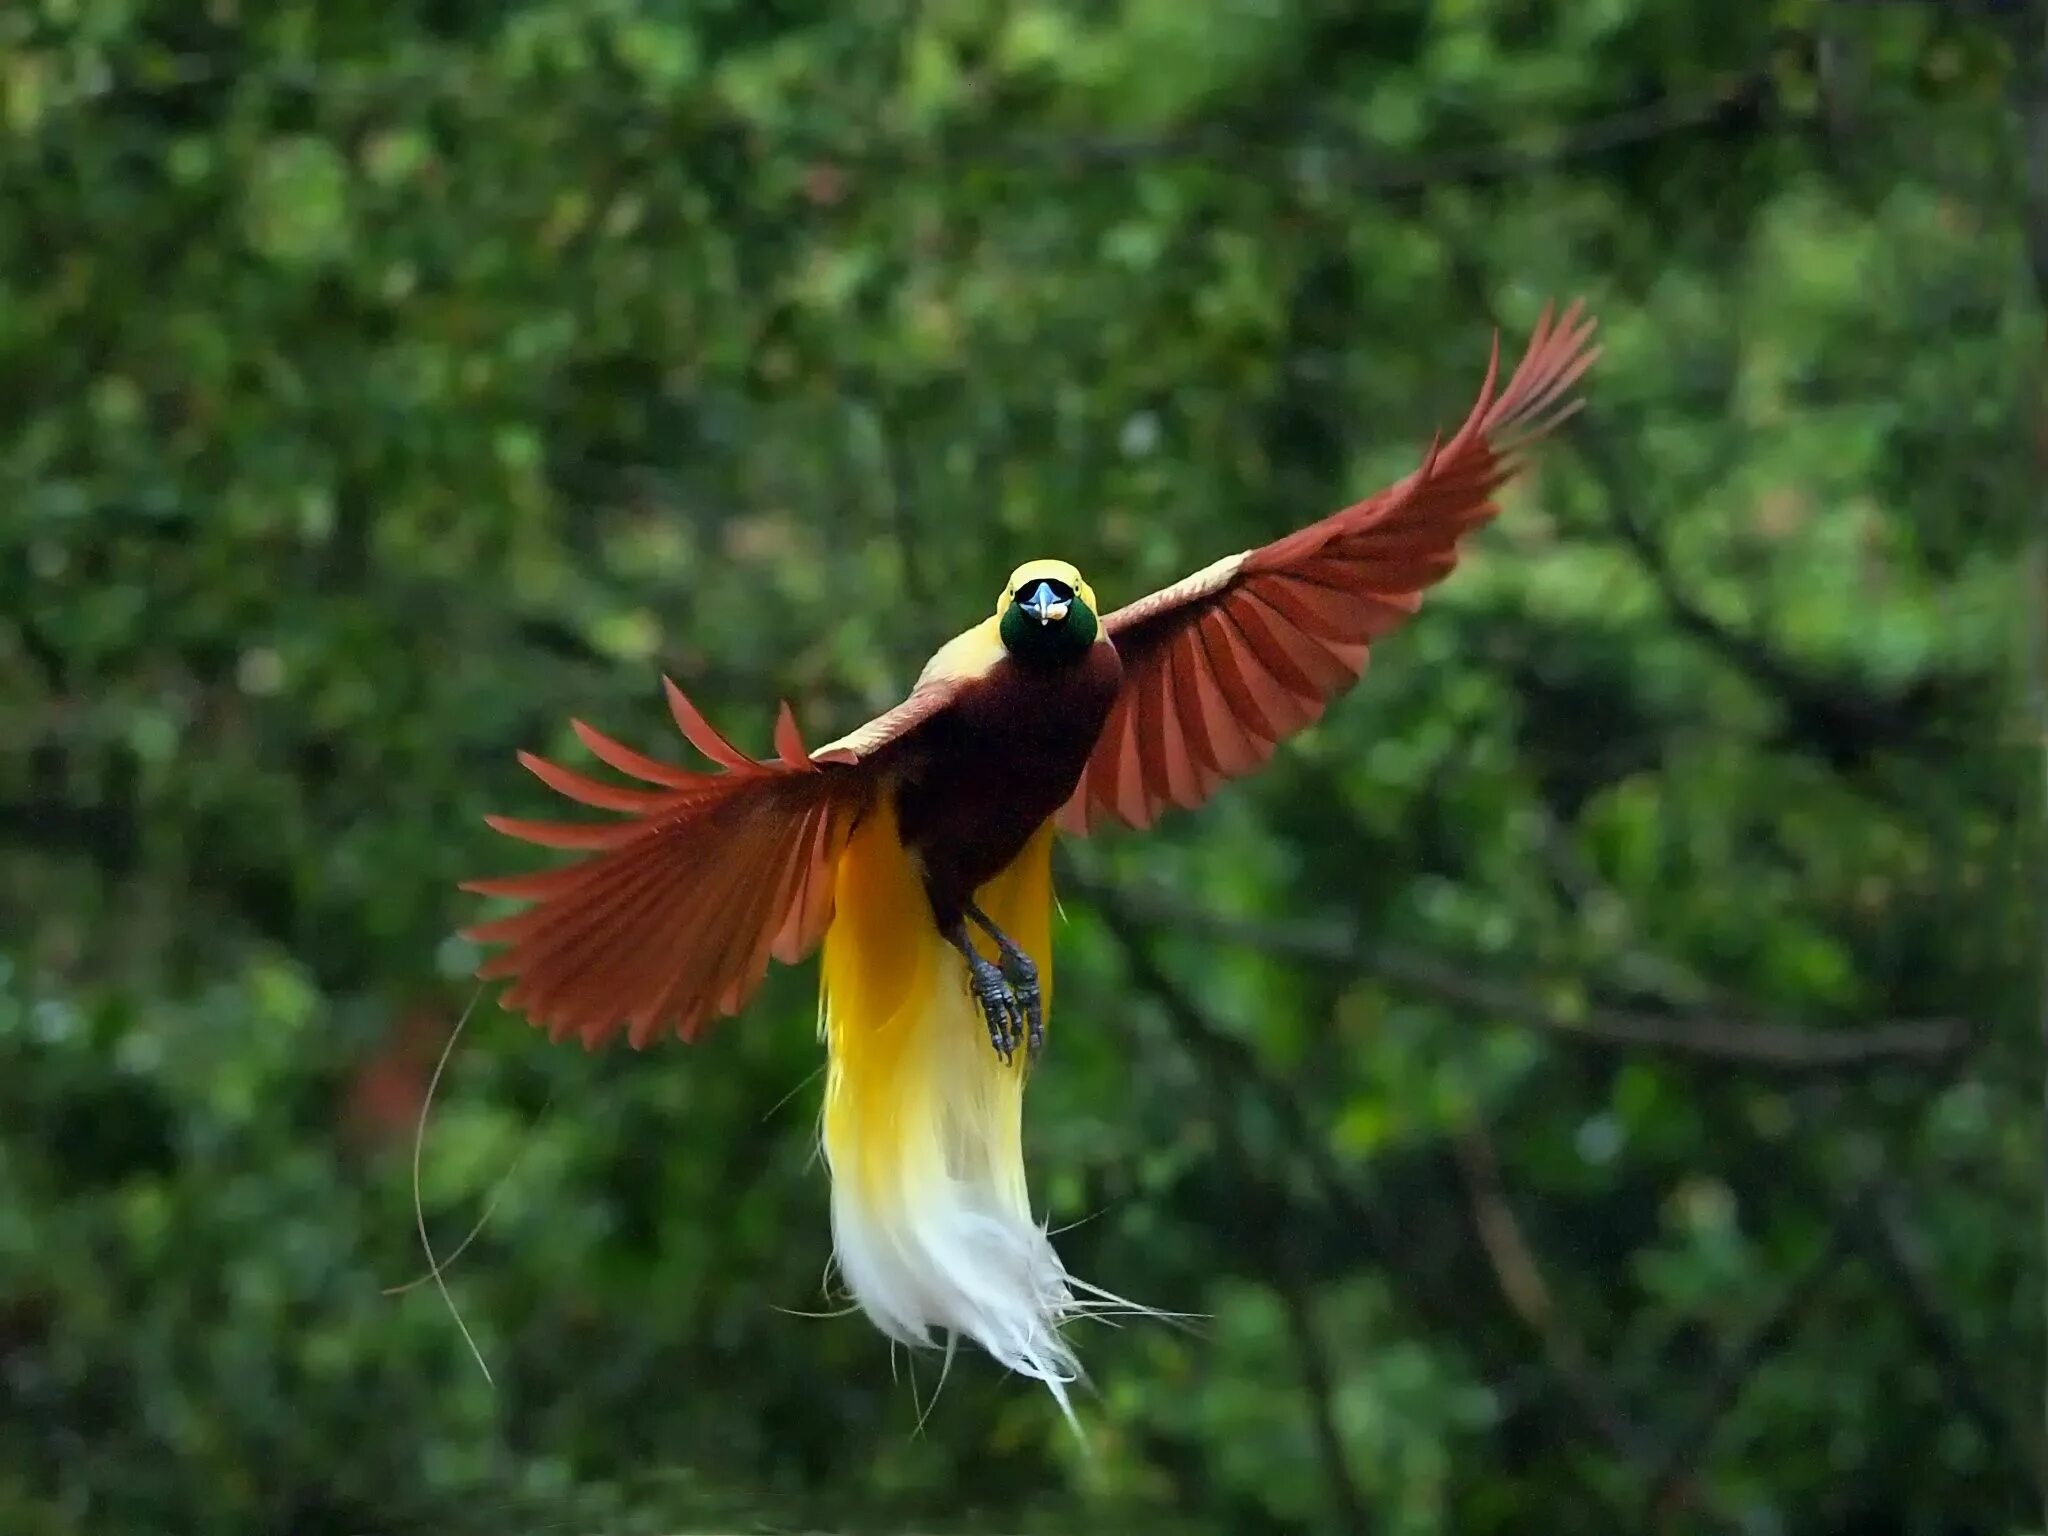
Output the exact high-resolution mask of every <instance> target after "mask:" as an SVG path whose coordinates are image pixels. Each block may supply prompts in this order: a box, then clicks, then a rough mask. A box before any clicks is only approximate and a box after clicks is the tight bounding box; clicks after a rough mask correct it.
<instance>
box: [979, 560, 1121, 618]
mask: <svg viewBox="0 0 2048 1536" xmlns="http://www.w3.org/2000/svg"><path fill="white" fill-rule="evenodd" d="M1027 581H1057V582H1059V583H1060V584H1061V585H1063V586H1068V587H1072V588H1073V589H1074V595H1075V596H1076V597H1078V598H1080V599H1081V601H1082V602H1084V603H1086V604H1087V605H1088V607H1089V609H1090V611H1092V612H1094V613H1096V614H1100V613H1101V612H1102V609H1101V607H1100V606H1099V605H1098V604H1097V603H1096V601H1095V589H1094V588H1093V587H1091V586H1089V585H1088V583H1087V582H1085V581H1083V580H1082V579H1081V572H1080V571H1079V570H1078V569H1076V568H1075V567H1074V566H1071V565H1069V564H1067V562H1066V561H1064V560H1026V561H1025V562H1024V563H1023V564H1022V565H1020V566H1018V567H1017V569H1016V570H1014V571H1012V572H1010V579H1009V580H1008V581H1006V582H1004V583H1003V590H1002V591H1001V592H999V593H997V594H996V613H997V615H998V616H1000V615H1001V613H1002V611H1003V610H1004V609H1005V608H1007V607H1009V606H1010V595H1011V594H1012V593H1014V592H1015V591H1016V590H1017V589H1018V588H1019V587H1021V586H1023V585H1024V583H1025V582H1027Z"/></svg>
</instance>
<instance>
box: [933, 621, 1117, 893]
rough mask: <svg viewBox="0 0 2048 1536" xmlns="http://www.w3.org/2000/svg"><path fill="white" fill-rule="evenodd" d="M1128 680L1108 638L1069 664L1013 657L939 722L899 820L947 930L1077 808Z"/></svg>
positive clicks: (996, 666) (935, 725) (976, 685)
mask: <svg viewBox="0 0 2048 1536" xmlns="http://www.w3.org/2000/svg"><path fill="white" fill-rule="evenodd" d="M1122 679H1123V663H1122V662H1121V661H1119V660H1118V659H1117V654H1116V649H1115V647H1113V646H1112V645H1110V644H1109V643H1108V642H1107V641H1106V640H1105V641H1100V642H1098V643H1096V644H1095V645H1092V646H1090V647H1089V648H1088V652H1087V654H1086V655H1085V656H1084V657H1082V658H1081V659H1080V660H1079V661H1076V662H1073V663H1070V664H1068V665H1064V666H1042V665H1039V666H1027V665H1023V664H1020V663H1019V662H1017V661H1016V660H1014V659H1013V658H1010V657H1005V658H1004V659H1003V660H1002V661H1000V662H998V663H996V665H995V668H994V669H993V670H992V671H991V672H990V673H989V675H988V676H987V677H985V678H983V679H982V680H981V681H979V682H977V683H975V684H974V685H973V686H972V687H971V688H969V689H968V690H967V691H966V692H965V693H963V694H962V695H961V697H960V698H959V699H958V700H957V701H956V702H955V703H954V704H953V706H952V707H951V708H950V709H948V710H947V711H946V714H945V717H944V718H943V719H941V720H935V721H933V722H932V726H931V727H929V728H928V732H929V736H928V742H929V745H928V747H927V748H926V749H925V750H921V751H920V752H919V753H918V761H917V762H915V763H914V764H910V765H907V768H906V772H905V775H904V777H903V779H902V781H901V782H900V783H899V785H898V787H897V791H896V814H897V822H898V825H899V827H900V829H901V831H902V835H903V841H904V844H905V846H907V847H908V848H909V849H910V850H911V851H912V852H913V853H914V854H916V855H917V857H918V860H919V862H920V864H921V865H922V867H923V869H924V873H925V885H926V888H927V890H928V891H929V892H930V895H931V898H932V906H933V910H934V914H935V915H936V916H937V917H938V919H939V922H940V925H941V926H942V927H944V926H946V925H948V924H949V923H950V922H952V921H953V920H954V919H955V918H957V917H958V915H959V913H960V911H961V910H962V909H963V908H964V907H965V905H966V903H967V902H968V901H969V900H971V899H972V897H973V894H974V892H975V890H976V889H977V888H978V887H980V886H981V885H982V884H984V883H985V882H986V881H988V880H990V879H992V878H993V877H994V876H996V875H998V874H1000V873H1001V872H1002V871H1003V869H1004V868H1005V867H1007V866H1008V864H1009V863H1010V861H1011V860H1012V859H1014V858H1015V857H1016V856H1017V855H1018V853H1020V852H1021V851H1022V850H1023V847H1024V845H1025V843H1026V842H1028V841H1029V840H1030V838H1031V834H1032V833H1034V832H1036V831H1037V830H1038V829H1039V827H1040V826H1042V825H1043V824H1044V823H1045V821H1046V820H1047V819H1048V818H1049V817H1050V816H1051V815H1052V814H1053V813H1054V812H1055V811H1057V810H1058V809H1059V808H1060V807H1061V806H1062V805H1063V804H1065V803H1066V799H1067V797H1068V796H1069V795H1070V794H1072V793H1073V791H1074V786H1075V785H1076V784H1077V783H1079V782H1080V779H1081V770H1082V768H1084V767H1085V766H1086V765H1087V762H1088V754H1089V753H1090V752H1092V751H1093V750H1094V748H1095V738H1096V737H1097V736H1098V735H1100V734H1101V732H1102V724H1103V721H1104V720H1105V719H1107V718H1108V715H1109V709H1110V705H1111V704H1113V703H1114V702H1115V701H1116V693H1117V687H1118V685H1119V684H1120V683H1121V681H1122Z"/></svg>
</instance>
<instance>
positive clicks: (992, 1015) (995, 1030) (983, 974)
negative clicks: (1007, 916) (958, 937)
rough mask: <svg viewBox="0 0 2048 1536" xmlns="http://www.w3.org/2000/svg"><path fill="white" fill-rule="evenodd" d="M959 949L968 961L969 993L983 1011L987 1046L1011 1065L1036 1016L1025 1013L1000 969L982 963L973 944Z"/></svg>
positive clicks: (988, 963)
mask: <svg viewBox="0 0 2048 1536" xmlns="http://www.w3.org/2000/svg"><path fill="white" fill-rule="evenodd" d="M960 948H961V952H962V953H963V954H964V955H965V956H966V957H967V985H968V990H970V991H971V992H973V994H974V1001H975V1002H976V1003H977V1004H978V1005H979V1006H980V1008H981V1016H982V1018H983V1019H985V1020H987V1022H988V1043H989V1044H990V1045H992V1046H994V1047H995V1048H996V1054H997V1055H998V1056H1000V1057H1002V1058H1003V1062H1004V1064H1005V1065H1008V1064H1009V1062H1010V1061H1011V1060H1012V1059H1013V1058H1014V1057H1015V1055H1016V1054H1017V1045H1018V1042H1019V1040H1020V1039H1021V1038H1022V1037H1023V1036H1024V1035H1025V1033H1026V1031H1027V1029H1028V1028H1029V1027H1030V1020H1032V1019H1035V1017H1036V1015H1035V1014H1032V1015H1027V1014H1026V1013H1025V1011H1024V1004H1023V1002H1022V1000H1021V999H1020V998H1019V997H1018V995H1017V994H1016V993H1015V992H1014V991H1012V990H1011V988H1010V983H1009V982H1008V981H1007V980H1006V979H1005V978H1004V976H1003V973H1002V970H1001V968H1000V967H998V966H996V965H994V964H992V963H991V962H989V961H987V960H984V959H982V957H981V956H980V955H978V954H976V953H975V951H974V946H973V945H972V944H971V943H970V944H965V945H962V946H960Z"/></svg>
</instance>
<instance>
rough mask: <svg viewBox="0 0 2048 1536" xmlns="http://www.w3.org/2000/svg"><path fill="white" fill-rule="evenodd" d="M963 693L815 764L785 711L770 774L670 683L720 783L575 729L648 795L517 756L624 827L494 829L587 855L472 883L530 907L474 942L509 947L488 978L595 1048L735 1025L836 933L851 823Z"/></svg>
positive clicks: (925, 695)
mask: <svg viewBox="0 0 2048 1536" xmlns="http://www.w3.org/2000/svg"><path fill="white" fill-rule="evenodd" d="M962 681H963V679H962V678H960V677H957V676H953V675H950V674H946V675H938V676H933V677H929V678H927V679H925V680H923V681H921V682H920V683H919V684H918V686H917V687H916V688H914V689H913V690H912V691H911V694H910V697H909V698H907V699H905V700H904V701H903V702H902V703H901V704H899V705H897V706H896V707H895V708H894V709H892V710H889V711H887V712H886V713H884V714H882V715H879V716H877V717H876V718H875V719H873V720H870V721H869V722H868V723H867V724H866V725H864V726H862V727H861V728H860V729H859V730H857V731H855V732H853V733H852V734H851V735H849V736H847V737H844V738H842V739H841V740H840V741H838V742H835V743H833V744H832V745H831V746H830V747H828V748H827V749H825V750H824V751H821V752H818V753H815V754H814V753H812V752H810V751H809V750H808V749H807V748H806V747H805V745H804V741H803V735H802V732H801V731H800V730H799V729H798V727H797V723H796V716H795V713H794V712H793V711H792V710H791V709H790V707H789V705H788V704H787V703H786V702H785V703H783V704H782V705H781V706H780V707H779V708H778V710H777V711H776V717H775V728H774V745H775V751H776V754H777V755H776V756H775V757H774V758H772V759H768V760H759V759H755V758H752V757H749V756H747V755H746V754H745V753H743V752H741V751H740V750H739V748H737V747H735V746H734V745H733V744H732V742H731V741H729V740H728V739H727V738H726V737H725V736H724V735H722V734H721V733H720V732H719V731H718V730H717V729H716V728H715V727H713V726H712V725H711V723H710V722H709V721H708V720H706V719H705V718H704V716H703V714H702V713H701V712H700V711H699V710H698V709H697V707H696V706H695V705H694V704H692V703H691V702H690V700H689V698H688V696H687V695H685V694H684V693H683V691H682V690H681V689H680V688H678V687H677V686H676V684H675V683H674V682H673V681H672V680H670V679H668V678H664V679H662V685H663V689H664V691H665V692H666V694H667V698H668V706H669V713H670V714H671V715H672V716H673V717H674V720H675V724H676V729H677V730H678V731H679V732H680V733H681V735H682V737H683V739H684V740H685V741H687V742H689V744H690V745H691V746H692V747H694V748H695V749H696V750H697V751H698V752H699V753H701V754H702V755H703V756H704V757H706V758H708V759H709V760H710V761H711V762H712V763H713V764H714V765H715V768H716V770H717V771H714V772H708V773H705V772H691V771H687V770H685V769H682V768H678V767H675V766H673V765H671V764H668V763H663V762H660V761H657V760H656V759H654V758H651V757H648V756H646V755H645V754H643V753H640V752H637V751H635V750H633V749H632V748H631V747H628V746H625V745H624V744H623V743H621V742H618V741H615V740H613V739H612V738H611V737H609V736H607V735H605V734H604V733H603V732H601V731H598V730H596V729H594V728H592V727H590V726H588V725H585V724H584V723H583V722H581V721H572V722H571V728H572V729H573V730H574V731H575V733H576V736H577V738H578V740H580V741H581V742H582V743H583V745H584V746H585V747H587V748H588V749H589V750H590V752H591V754H592V755H593V756H595V757H597V758H598V759H599V760H600V761H602V762H603V763H605V764H606V765H608V766H609V767H611V768H613V769H615V770H616V771H618V772H619V773H621V774H623V775H625V776H626V777H628V778H631V779H636V780H638V781H639V782H640V783H641V784H642V785H647V786H652V787H651V788H634V787H628V786H626V785H620V784H611V783H606V782H603V781H601V780H598V779H594V778H591V777H589V776H588V775H586V774H583V773H579V772H577V771H575V770H573V769H569V768H565V767H562V766H561V765H559V764H557V763H552V762H549V761H548V760H547V759H545V758H542V757H539V756H536V755H535V754H532V753H521V754H520V755H519V761H520V762H521V763H522V764H523V765H524V766H525V767H526V768H527V769H528V771H529V772H531V773H532V774H533V775H534V776H535V777H536V778H538V779H539V780H540V781H541V782H542V783H543V784H545V785H547V786H548V788H550V789H551V790H553V791H555V792H556V793H557V794H560V795H562V796H563V797H564V798H566V799H568V800H571V801H574V802H576V803H578V804H581V805H585V806H590V807H593V808H595V809H597V810H602V811H612V812H617V813H620V815H621V816H622V817H623V818H624V819H622V820H616V821H610V822H597V823H571V822H552V821H535V820H528V819H525V818H520V817H505V816H491V817H486V818H485V820H486V821H487V823H488V824H489V825H490V826H492V827H493V828H495V829H496V830H498V831H499V832H502V833H504V834H505V835H507V836H509V837H513V838H518V839H520V840H522V841H525V842H530V843H536V844H539V845H540V846H543V847H550V848H565V849H570V850H573V851H575V852H578V853H579V854H581V855H582V857H581V858H579V859H578V860H576V861H573V862H571V863H569V864H566V865H563V866H561V867H559V868H555V869H549V870H542V871H538V872H535V873H530V874H521V875H505V876H496V877H491V878H486V879H479V880H471V881H468V882H466V883H465V884H464V886H463V889H464V890H467V891H471V892H475V893H477V894H481V895H486V896H500V897H509V898H511V899H513V900H517V901H521V902H525V903H527V904H528V905H527V906H526V907H525V908H524V909H523V910H521V911H518V912H515V913H513V914H511V915H510V916H506V917H498V918H493V919H490V920H488V921H485V922H480V923H477V924H475V925H473V926H471V927H469V928H467V929H465V930H464V933H465V935H466V936H467V937H469V938H471V939H473V940H475V941H477V942H479V943H483V944H488V945H495V946H502V948H500V949H498V951H497V952H496V953H494V954H492V955H490V956H489V957H487V958H486V959H485V960H484V962H483V964H482V965H481V966H480V967H479V968H478V975H479V976H482V977H485V978H509V979H510V981H511V985H510V986H509V987H507V989H506V991H505V995H504V1003H505V1005H506V1006H507V1007H509V1008H512V1009H515V1010H517V1011H519V1012H522V1013H524V1014H525V1015H526V1016H527V1017H528V1018H529V1019H530V1020H531V1021H532V1022H533V1023H534V1024H536V1025H538V1026H540V1027H542V1028H545V1029H546V1030H547V1031H548V1032H549V1034H550V1035H552V1036H554V1037H555V1038H557V1039H560V1038H563V1037H565V1036H567V1035H570V1034H576V1035H579V1036H580V1037H581V1038H582V1040H583V1042H584V1043H585V1045H587V1046H590V1047H592V1048H595V1047H597V1046H599V1045H602V1044H604V1043H605V1042H607V1041H609V1040H611V1039H613V1038H615V1037H616V1036H617V1035H618V1034H619V1033H620V1032H621V1031H622V1030H623V1031H624V1033H625V1034H626V1037H627V1039H628V1040H629V1041H630V1042H631V1043H632V1044H633V1045H634V1046H635V1047H641V1046H645V1045H647V1044H649V1043H650V1042H651V1041H653V1040H654V1039H656V1038H658V1037H659V1036H660V1035H662V1034H663V1033H664V1032H673V1033H675V1034H677V1035H679V1036H681V1037H682V1038H683V1039H686V1040H688V1039H694V1038H695V1037H696V1036H697V1035H698V1034H699V1033H700V1032H701V1031H702V1029H703V1028H704V1027H705V1026H706V1025H707V1024H708V1023H709V1022H710V1021H711V1020H712V1019H713V1018H714V1017H725V1016H730V1015H732V1014H734V1013H737V1012H738V1011H739V1010H740V1009H741V1008H742V1007H744V1006H745V1004H746V1002H747V1000H748V999H749V998H750V997H752V996H753V994H754V992H755V991H756V990H758V988H759V987H760V985H761V983H762V981H763V980H764V979H765V978H766V976H767V973H768V967H769V963H770V962H771V961H772V960H780V961H782V962H784V963H785V964H794V963H795V962H797V961H799V960H801V959H803V958H804V956H805V955H807V954H809V953H810V951H811V950H812V949H813V948H814V947H815V946H816V945H817V943H818V941H819V939H821V938H822V937H823V936H824V931H825V928H826V926H827V925H828V924H829V923H830V921H831V916H832V892H833V884H834V870H835V869H836V867H837V864H838V858H839V854H840V852H841V850H842V849H843V848H844V847H845V844H846V838H847V836H848V835H849V833H850V832H851V831H852V828H853V825H854V823H855V821H856V820H858V819H859V817H860V815H861V814H862V813H863V812H864V811H865V810H866V809H867V808H868V807H869V806H870V805H871V804H872V803H873V802H874V799H875V796H876V795H878V794H880V793H882V792H883V790H884V789H885V787H886V785H887V783H888V775H889V774H890V773H891V772H893V771H894V770H893V768H892V764H894V763H896V762H898V761H900V759H901V756H902V754H903V753H904V752H906V751H908V750H914V745H913V744H914V741H915V738H916V735H917V732H918V730H919V728H920V727H922V726H923V725H924V724H925V723H926V722H927V721H928V720H930V719H932V718H933V717H934V716H935V715H937V714H939V713H940V712H941V711H943V710H944V709H945V708H946V707H947V706H948V705H949V704H950V703H951V702H952V700H953V698H954V697H955V696H956V695H957V694H958V692H959V690H960V687H961V684H962Z"/></svg>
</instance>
